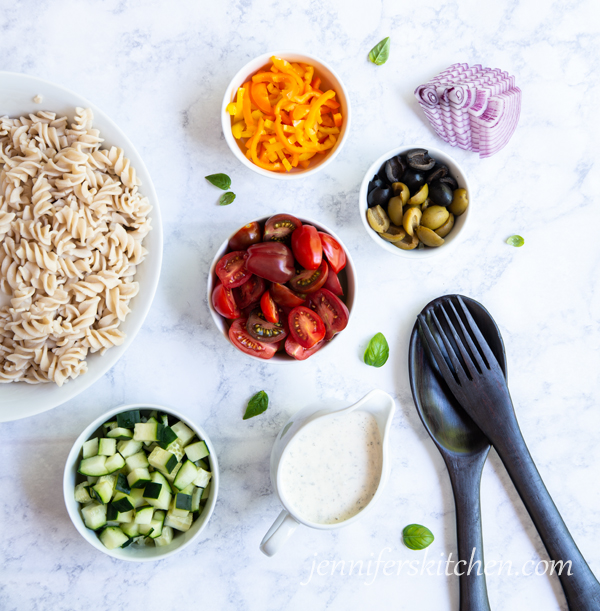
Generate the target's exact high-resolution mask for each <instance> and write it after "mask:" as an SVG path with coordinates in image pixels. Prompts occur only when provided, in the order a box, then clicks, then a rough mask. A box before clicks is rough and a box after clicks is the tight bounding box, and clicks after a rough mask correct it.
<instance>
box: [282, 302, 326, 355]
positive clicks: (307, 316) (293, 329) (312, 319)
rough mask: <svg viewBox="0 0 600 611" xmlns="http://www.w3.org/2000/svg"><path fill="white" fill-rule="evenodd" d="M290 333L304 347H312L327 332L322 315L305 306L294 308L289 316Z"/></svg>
mask: <svg viewBox="0 0 600 611" xmlns="http://www.w3.org/2000/svg"><path fill="white" fill-rule="evenodd" d="M288 324H289V327H290V333H291V335H292V337H293V338H294V341H296V342H297V343H299V344H300V345H301V346H302V347H303V348H312V347H313V346H314V345H315V344H316V343H318V342H320V341H321V340H322V339H323V338H324V337H325V333H326V329H325V325H324V324H323V321H322V320H321V317H320V316H319V315H318V314H316V313H315V312H313V311H312V310H309V309H308V308H306V307H304V306H298V307H297V308H294V309H293V310H292V311H291V312H290V315H289V316H288Z"/></svg>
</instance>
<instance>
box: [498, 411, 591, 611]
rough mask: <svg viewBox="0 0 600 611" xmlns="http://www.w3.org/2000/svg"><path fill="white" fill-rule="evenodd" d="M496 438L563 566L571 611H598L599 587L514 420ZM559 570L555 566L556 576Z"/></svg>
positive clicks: (548, 544)
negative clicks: (503, 432) (502, 433)
mask: <svg viewBox="0 0 600 611" xmlns="http://www.w3.org/2000/svg"><path fill="white" fill-rule="evenodd" d="M495 437H496V439H495V440H493V442H492V443H493V445H494V447H495V448H496V451H497V452H498V454H499V456H500V458H501V459H502V462H503V463H504V466H505V467H506V470H507V471H508V473H509V475H510V477H511V479H512V481H513V483H514V485H515V488H516V489H517V492H518V493H519V495H520V496H521V499H522V500H523V503H524V504H525V507H526V508H527V511H528V512H529V515H530V516H531V519H532V520H533V523H534V524H535V527H536V528H537V531H538V533H539V534H540V537H541V539H542V541H543V543H544V545H545V546H546V550H547V551H548V555H549V556H550V559H551V560H552V561H554V562H556V563H560V562H562V563H564V567H563V569H562V572H561V573H560V574H559V579H560V582H561V584H562V587H563V590H564V593H565V597H566V599H567V604H568V605H569V609H570V611H598V609H600V584H599V583H598V580H597V579H596V577H595V576H594V574H593V573H592V571H591V569H590V567H589V566H588V564H587V562H586V561H585V559H584V557H583V556H582V555H581V552H580V551H579V549H578V547H577V545H576V544H575V541H574V540H573V537H572V536H571V533H570V532H569V530H568V528H567V526H566V524H565V523H564V521H563V519H562V517H561V515H560V513H559V512H558V509H557V508H556V505H555V504H554V502H553V500H552V497H551V496H550V494H549V493H548V490H546V486H545V485H544V482H543V481H542V478H541V477H540V474H539V472H538V470H537V468H536V466H535V463H534V462H533V459H532V458H531V454H530V453H529V449H528V448H527V445H526V443H525V440H524V439H523V435H522V433H521V430H520V428H519V425H518V424H517V421H516V419H515V420H514V423H511V424H509V425H508V428H507V430H506V431H505V434H504V435H497V436H495ZM569 562H570V563H571V565H570V566H569V564H568V563H569ZM561 566H562V565H561V564H557V565H556V568H555V571H556V573H557V574H558V573H559V571H560V569H561ZM569 573H570V574H569Z"/></svg>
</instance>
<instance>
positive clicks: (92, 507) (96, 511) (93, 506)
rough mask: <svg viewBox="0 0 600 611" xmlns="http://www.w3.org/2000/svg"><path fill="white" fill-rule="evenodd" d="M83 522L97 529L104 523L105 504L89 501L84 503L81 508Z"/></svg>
mask: <svg viewBox="0 0 600 611" xmlns="http://www.w3.org/2000/svg"><path fill="white" fill-rule="evenodd" d="M81 515H82V516H83V523H84V524H85V525H86V526H87V527H88V528H91V529H92V530H98V529H99V528H102V527H103V526H104V525H105V524H106V505H102V503H97V502H96V501H93V502H91V503H90V504H89V505H84V507H83V508H82V509H81Z"/></svg>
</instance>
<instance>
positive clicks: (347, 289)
mask: <svg viewBox="0 0 600 611" xmlns="http://www.w3.org/2000/svg"><path fill="white" fill-rule="evenodd" d="M271 216H273V215H271ZM269 218H270V217H269V216H261V217H259V218H255V219H252V220H250V221H248V223H254V222H259V223H264V222H265V221H267V219H269ZM297 218H298V219H299V220H301V221H302V223H304V224H307V225H314V226H315V227H316V228H317V229H318V230H319V231H323V232H324V233H328V234H330V235H331V236H333V237H334V238H335V239H336V240H337V241H338V242H339V243H340V245H341V247H342V248H343V249H344V251H345V253H346V267H345V268H344V269H343V270H342V271H341V272H340V273H339V274H338V276H339V277H340V281H341V283H342V287H343V288H344V303H345V304H346V307H347V308H348V312H349V317H348V325H347V326H346V328H345V329H344V330H343V331H341V332H340V333H339V334H338V335H336V336H335V337H334V338H333V339H332V340H331V341H330V342H329V343H328V344H327V345H325V346H323V348H321V350H319V351H318V352H315V354H313V355H312V356H310V357H309V359H315V358H320V357H319V355H322V354H325V353H327V350H328V348H329V347H330V344H331V342H335V341H339V340H338V336H343V335H344V334H345V333H347V332H348V327H350V322H351V320H352V309H353V308H352V306H353V305H354V300H355V296H356V290H357V288H356V282H357V281H356V272H355V271H354V270H355V268H354V262H353V261H352V257H351V256H350V252H349V251H348V249H347V248H346V245H345V244H344V243H343V242H342V240H341V239H340V237H339V236H338V235H337V234H336V233H334V232H333V231H331V229H329V228H328V227H325V225H323V224H322V223H317V222H316V221H313V220H312V219H307V218H305V217H302V216H298V217H297ZM241 227H243V225H241V226H240V227H237V228H236V230H235V231H234V232H233V233H232V234H231V235H230V236H229V237H228V238H227V239H226V240H225V241H224V242H223V243H222V244H221V246H219V248H218V250H217V253H216V254H215V258H214V259H213V261H212V264H211V266H210V272H209V274H208V292H207V294H206V295H207V301H208V307H209V309H210V313H211V315H212V317H213V320H214V321H215V325H217V329H219V331H220V332H221V334H222V335H223V337H224V338H225V340H226V341H227V343H228V344H229V345H230V346H231V350H235V351H236V352H239V353H240V354H246V353H245V352H242V351H241V350H238V349H237V348H236V347H235V346H234V345H233V344H232V343H231V340H230V339H229V326H230V325H229V324H228V321H227V319H226V318H223V317H222V316H221V315H220V314H219V313H218V312H217V311H216V310H215V308H214V306H213V304H212V298H211V297H212V293H213V289H214V288H215V286H216V285H217V282H218V281H219V279H218V278H217V274H216V273H215V268H216V267H217V263H218V262H219V260H220V259H221V257H222V256H223V255H224V254H225V253H226V252H227V247H228V245H229V240H230V239H231V238H232V237H233V236H234V235H235V234H236V233H237V232H238V231H239V230H240V228H241ZM344 276H345V278H344ZM232 322H233V321H232ZM246 356H247V357H248V358H251V359H253V360H255V361H259V362H261V363H297V362H298V361H297V360H296V359H294V358H293V357H291V356H289V355H288V354H287V353H285V352H278V353H276V354H275V355H274V356H273V357H272V358H270V359H261V358H259V357H257V356H252V355H251V354H246ZM307 360H308V359H307Z"/></svg>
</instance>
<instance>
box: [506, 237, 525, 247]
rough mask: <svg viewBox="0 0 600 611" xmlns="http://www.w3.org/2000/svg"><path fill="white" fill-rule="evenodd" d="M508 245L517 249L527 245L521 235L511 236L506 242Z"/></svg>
mask: <svg viewBox="0 0 600 611" xmlns="http://www.w3.org/2000/svg"><path fill="white" fill-rule="evenodd" d="M506 243H507V244H508V245H509V246H515V247H516V248H519V247H521V246H523V244H525V240H524V239H523V238H522V237H521V236H520V235H511V236H510V238H508V240H506Z"/></svg>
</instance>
